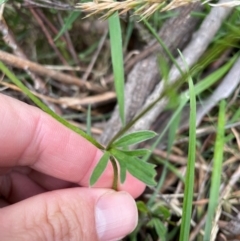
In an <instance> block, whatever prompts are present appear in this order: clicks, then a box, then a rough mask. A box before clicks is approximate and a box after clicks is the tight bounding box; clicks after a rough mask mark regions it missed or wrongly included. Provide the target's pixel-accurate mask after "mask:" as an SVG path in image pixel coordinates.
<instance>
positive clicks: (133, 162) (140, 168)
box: [110, 149, 156, 186]
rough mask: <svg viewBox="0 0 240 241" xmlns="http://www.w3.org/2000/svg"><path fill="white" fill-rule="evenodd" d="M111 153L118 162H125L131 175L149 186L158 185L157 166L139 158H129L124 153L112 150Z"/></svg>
mask: <svg viewBox="0 0 240 241" xmlns="http://www.w3.org/2000/svg"><path fill="white" fill-rule="evenodd" d="M110 153H111V154H112V155H113V156H114V157H115V158H116V159H117V160H118V162H119V163H121V162H124V163H125V165H126V168H127V170H128V172H129V173H131V174H132V175H133V176H134V177H136V178H137V179H139V180H140V181H142V182H144V183H146V184H147V185H148V186H154V185H156V182H155V180H154V177H155V176H156V171H155V169H154V168H155V165H153V164H150V163H147V162H143V161H142V160H140V159H139V158H137V157H134V156H128V155H127V154H125V153H124V152H123V151H120V150H117V149H111V150H110Z"/></svg>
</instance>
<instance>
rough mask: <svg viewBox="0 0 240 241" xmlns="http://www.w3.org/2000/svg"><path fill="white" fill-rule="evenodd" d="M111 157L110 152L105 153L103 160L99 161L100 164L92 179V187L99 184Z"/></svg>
mask: <svg viewBox="0 0 240 241" xmlns="http://www.w3.org/2000/svg"><path fill="white" fill-rule="evenodd" d="M109 157H110V154H109V152H105V153H104V154H103V156H102V157H101V159H100V160H99V162H98V164H97V165H96V167H95V169H94V170H93V173H92V175H91V177H90V186H93V185H94V184H95V183H96V182H97V180H98V179H99V178H100V176H101V175H102V173H103V172H104V170H105V169H106V167H107V164H108V161H109Z"/></svg>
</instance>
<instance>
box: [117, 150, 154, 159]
mask: <svg viewBox="0 0 240 241" xmlns="http://www.w3.org/2000/svg"><path fill="white" fill-rule="evenodd" d="M122 152H124V153H125V154H127V155H128V156H137V157H142V156H145V155H147V154H149V153H150V151H149V150H148V149H137V150H132V151H125V150H122Z"/></svg>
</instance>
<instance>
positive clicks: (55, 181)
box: [0, 94, 145, 241]
mask: <svg viewBox="0 0 240 241" xmlns="http://www.w3.org/2000/svg"><path fill="white" fill-rule="evenodd" d="M101 156H102V152H101V151H100V150H99V149H97V148H96V147H95V146H93V145H92V144H91V143H89V142H88V141H86V140H85V139H84V138H82V137H81V136H79V135H78V134H76V133H74V132H73V131H71V130H69V129H67V128H66V127H64V126H62V125H61V124H60V123H58V122H57V121H56V120H54V119H53V118H51V117H50V116H48V115H47V114H45V113H43V112H42V111H41V110H39V109H37V108H35V107H32V106H30V105H27V104H25V103H22V102H20V101H18V100H15V99H13V98H10V97H7V96H5V95H2V94H0V207H1V208H0V234H1V240H2V241H8V240H9V241H14V240H18V241H19V240H20V241H21V240H24V241H25V240H29V241H30V240H31V241H32V240H35V241H38V240H47V241H52V240H56V241H61V240H66V241H68V240H72V241H75V240H76V241H79V240H83V241H85V240H86V241H98V240H103V241H110V240H119V239H121V238H122V237H124V236H126V235H127V234H128V233H130V232H131V231H133V229H134V228H135V226H136V224H137V218H138V215H137V209H136V204H135V201H134V198H136V197H138V196H139V195H140V194H141V193H142V192H143V190H144V189H145V185H144V184H143V183H141V182H140V181H138V180H136V179H135V178H134V177H132V176H131V175H127V179H126V182H125V183H124V184H123V185H119V191H118V192H115V191H113V190H111V185H112V181H113V170H112V167H111V164H110V163H109V165H108V167H107V169H106V171H105V172H104V174H103V175H102V177H101V178H100V179H99V181H98V182H97V183H96V185H95V186H94V187H93V188H89V187H88V184H89V178H90V175H91V173H92V171H93V169H94V167H95V166H96V164H97V162H98V161H99V159H100V157H101Z"/></svg>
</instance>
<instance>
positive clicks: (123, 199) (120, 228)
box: [0, 188, 137, 241]
mask: <svg viewBox="0 0 240 241" xmlns="http://www.w3.org/2000/svg"><path fill="white" fill-rule="evenodd" d="M16 217H17V218H16ZM136 224H137V209H136V205H135V202H134V200H133V199H132V198H131V196H130V195H129V194H127V193H126V192H113V191H109V190H107V189H87V188H74V189H65V190H58V191H54V192H49V193H45V194H41V195H38V196H35V197H32V198H29V199H26V200H24V201H22V202H19V203H17V204H14V205H11V206H8V207H5V208H2V209H0V233H1V240H3V241H8V240H11V241H12V240H50V241H51V240H73V241H75V240H76V241H78V240H91V241H98V240H100V241H101V240H103V241H110V240H119V239H121V238H122V237H124V236H125V235H127V234H128V233H130V232H131V231H132V230H133V229H134V228H135V226H136Z"/></svg>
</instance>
